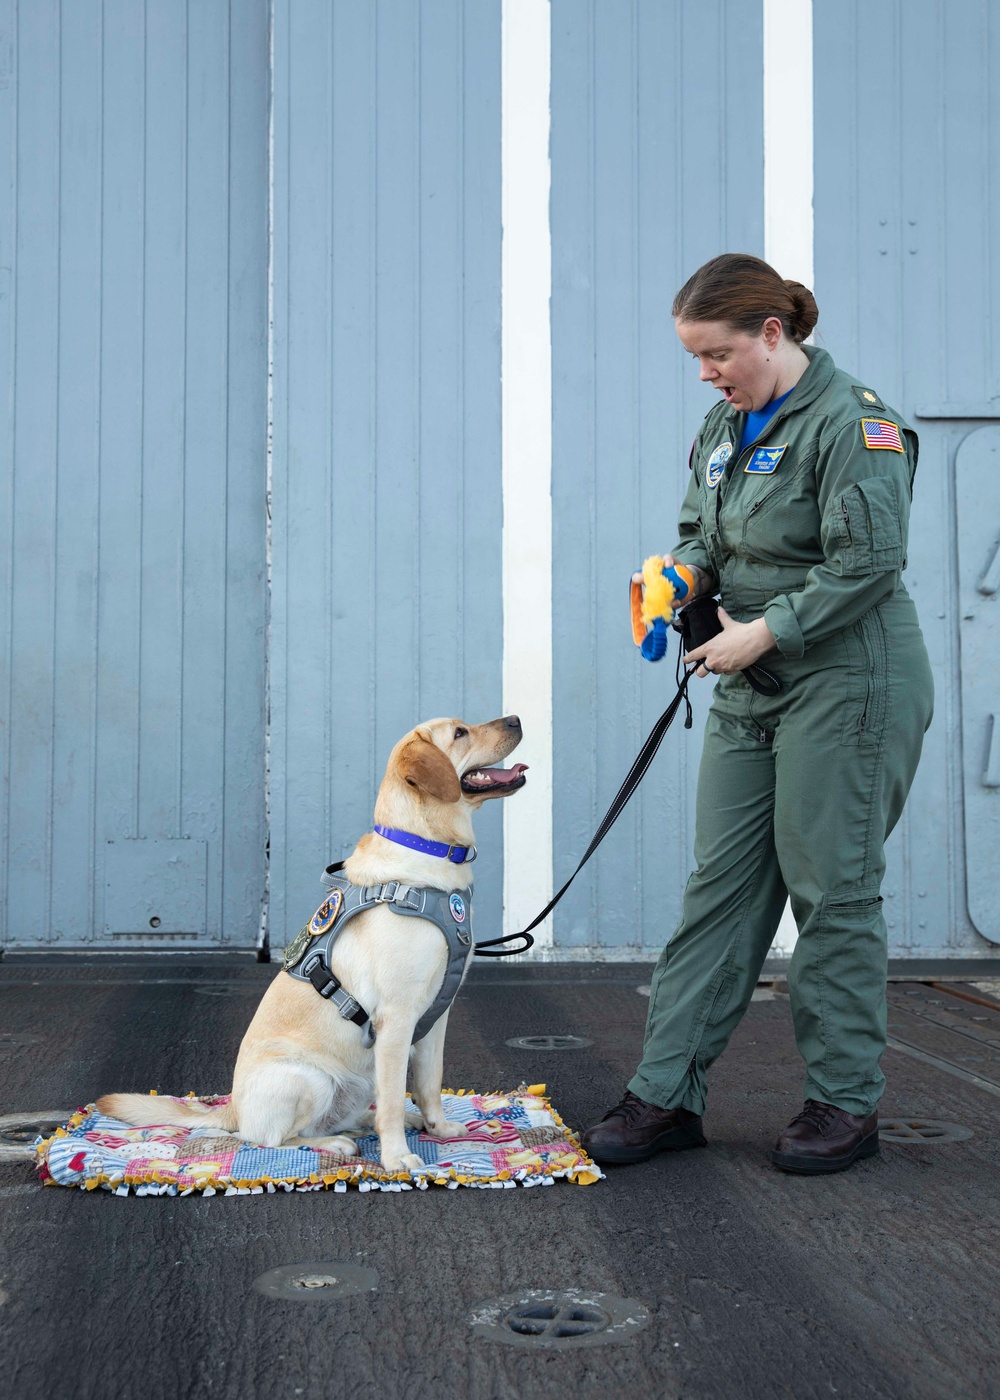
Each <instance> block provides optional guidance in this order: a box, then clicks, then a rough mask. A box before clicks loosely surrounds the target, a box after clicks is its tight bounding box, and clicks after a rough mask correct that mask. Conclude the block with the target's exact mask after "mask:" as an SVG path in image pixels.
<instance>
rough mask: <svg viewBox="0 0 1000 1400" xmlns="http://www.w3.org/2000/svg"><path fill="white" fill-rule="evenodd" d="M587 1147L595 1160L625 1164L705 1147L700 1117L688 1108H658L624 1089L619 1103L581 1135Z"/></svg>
mask: <svg viewBox="0 0 1000 1400" xmlns="http://www.w3.org/2000/svg"><path fill="white" fill-rule="evenodd" d="M580 1141H581V1142H582V1144H583V1147H584V1150H585V1151H586V1152H589V1154H590V1156H591V1157H593V1159H594V1161H595V1162H600V1163H602V1164H603V1165H606V1166H611V1165H613V1166H622V1165H624V1164H625V1163H626V1162H644V1161H645V1160H646V1158H647V1157H652V1156H654V1155H655V1154H656V1153H657V1152H678V1151H680V1150H681V1148H684V1147H704V1146H705V1134H704V1133H703V1132H702V1130H701V1119H700V1118H699V1117H698V1115H697V1114H696V1113H691V1112H689V1110H688V1109H686V1108H657V1106H656V1104H653V1103H646V1101H645V1099H640V1098H639V1097H638V1096H637V1095H636V1094H633V1093H632V1091H631V1090H630V1089H626V1090H625V1097H624V1098H623V1099H622V1101H621V1103H620V1104H617V1105H616V1106H615V1107H614V1108H612V1109H609V1110H608V1112H607V1113H606V1114H605V1115H604V1117H603V1118H602V1119H601V1121H600V1122H599V1123H595V1124H594V1126H593V1127H592V1128H586V1129H585V1130H584V1131H583V1132H582V1133H581V1134H580Z"/></svg>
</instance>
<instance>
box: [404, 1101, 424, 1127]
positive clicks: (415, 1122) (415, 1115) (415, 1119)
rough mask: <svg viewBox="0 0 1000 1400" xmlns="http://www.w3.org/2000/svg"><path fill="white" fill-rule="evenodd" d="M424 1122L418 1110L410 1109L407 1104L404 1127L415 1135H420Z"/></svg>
mask: <svg viewBox="0 0 1000 1400" xmlns="http://www.w3.org/2000/svg"><path fill="white" fill-rule="evenodd" d="M425 1121H426V1120H425V1119H424V1115H423V1114H422V1113H421V1112H420V1109H419V1108H411V1107H410V1105H409V1104H407V1105H406V1118H405V1119H404V1125H405V1127H407V1128H412V1129H413V1131H414V1132H415V1133H422V1132H423V1130H424V1123H425Z"/></svg>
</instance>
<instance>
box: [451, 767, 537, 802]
mask: <svg viewBox="0 0 1000 1400" xmlns="http://www.w3.org/2000/svg"><path fill="white" fill-rule="evenodd" d="M527 771H528V765H527V764H526V763H515V764H512V766H511V767H510V768H499V767H497V768H470V769H469V771H468V773H463V774H462V791H463V792H467V793H470V794H472V793H475V794H477V795H478V796H480V797H482V796H487V797H491V796H496V797H505V796H506V795H507V793H508V792H516V791H517V789H518V788H522V787H524V784H525V782H526V781H527V779H526V778H525V776H524V775H525V773H527Z"/></svg>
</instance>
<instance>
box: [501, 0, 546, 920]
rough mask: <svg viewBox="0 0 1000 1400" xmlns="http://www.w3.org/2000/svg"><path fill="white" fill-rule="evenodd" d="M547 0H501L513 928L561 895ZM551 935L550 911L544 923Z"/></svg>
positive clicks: (508, 882)
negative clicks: (555, 863) (518, 780)
mask: <svg viewBox="0 0 1000 1400" xmlns="http://www.w3.org/2000/svg"><path fill="white" fill-rule="evenodd" d="M549 24H550V16H549V0H503V4H502V10H501V25H502V74H501V102H502V114H501V180H502V192H501V209H502V220H503V252H502V264H501V277H502V283H501V321H502V331H501V342H502V344H501V357H502V378H503V390H502V394H503V408H502V432H503V468H502V475H503V623H504V637H503V704H504V711H505V713H507V714H519V715H520V716H521V721H522V724H523V726H524V741H523V744H522V748H521V751H520V752H519V753H518V755H517V757H518V758H520V757H523V759H524V761H525V762H526V763H529V764H530V767H531V772H530V775H529V778H528V784H527V786H526V787H525V789H524V790H523V792H521V793H519V794H518V795H517V796H516V797H514V798H512V799H510V801H509V802H507V803H505V804H504V929H505V931H507V932H512V931H513V930H515V929H519V928H523V927H524V925H525V924H526V923H529V922H530V921H531V919H532V918H534V916H535V915H536V914H537V913H538V911H539V909H541V908H542V907H543V906H544V905H545V904H546V903H547V902H548V900H549V899H550V898H551V895H552V369H551V349H552V334H551V323H550V317H549V295H550V291H551V281H552V244H551V231H550V227H549V185H550V171H549V120H550V118H549V94H550V77H551V74H550V62H549V32H550V31H549ZM536 941H537V942H538V943H539V944H540V945H542V946H545V945H551V942H552V930H551V921H547V922H546V924H545V925H543V926H542V927H541V928H540V929H539V930H538V931H537V933H536Z"/></svg>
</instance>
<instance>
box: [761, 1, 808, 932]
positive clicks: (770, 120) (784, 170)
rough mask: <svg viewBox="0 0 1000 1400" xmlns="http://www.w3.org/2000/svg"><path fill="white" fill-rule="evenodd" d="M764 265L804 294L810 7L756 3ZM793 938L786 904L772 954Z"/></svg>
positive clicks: (802, 3) (797, 3)
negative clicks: (760, 33) (759, 10)
mask: <svg viewBox="0 0 1000 1400" xmlns="http://www.w3.org/2000/svg"><path fill="white" fill-rule="evenodd" d="M764 257H765V258H766V260H767V261H768V262H769V263H770V264H771V265H772V267H775V268H776V269H777V270H778V272H780V273H781V275H782V277H790V278H793V279H794V280H795V281H796V282H802V283H803V284H804V285H805V286H806V287H808V288H809V289H810V290H812V285H813V38H812V0H764ZM797 938H798V931H797V929H796V927H795V920H794V918H793V917H792V910H791V905H789V904H787V903H786V905H785V912H784V914H783V915H782V916H781V923H780V924H779V926H778V932H777V934H776V935H775V939H774V943H773V944H772V945H771V952H772V954H774V955H775V956H777V957H786V956H788V954H790V953H791V951H792V949H793V948H794V947H795V942H796V939H797Z"/></svg>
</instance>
